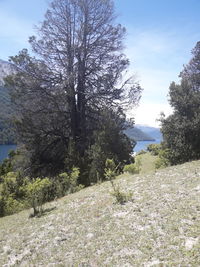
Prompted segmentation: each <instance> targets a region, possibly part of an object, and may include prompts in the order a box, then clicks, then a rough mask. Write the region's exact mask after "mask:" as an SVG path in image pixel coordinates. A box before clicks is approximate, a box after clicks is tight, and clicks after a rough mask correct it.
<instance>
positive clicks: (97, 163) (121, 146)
mask: <svg viewBox="0 0 200 267" xmlns="http://www.w3.org/2000/svg"><path fill="white" fill-rule="evenodd" d="M124 122H125V117H124V115H123V113H121V112H120V111H118V113H116V112H114V111H110V110H108V109H105V110H104V111H103V112H102V115H101V120H99V130H97V131H96V132H95V134H94V138H95V139H94V145H92V146H91V148H90V150H89V157H90V160H91V165H90V173H89V179H90V182H97V181H98V180H99V179H101V180H103V179H105V177H104V169H105V167H106V166H105V163H106V160H107V158H112V159H113V160H114V162H115V163H116V164H117V165H118V172H120V171H122V169H123V166H124V165H125V164H127V163H130V162H131V158H132V157H131V153H132V151H133V145H132V143H131V141H130V139H129V138H128V137H127V136H126V135H125V134H124V133H123V129H124Z"/></svg>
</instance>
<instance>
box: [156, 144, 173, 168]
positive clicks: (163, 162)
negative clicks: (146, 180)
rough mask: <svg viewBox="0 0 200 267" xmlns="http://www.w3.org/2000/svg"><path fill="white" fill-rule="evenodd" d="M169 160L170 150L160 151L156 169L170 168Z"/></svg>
mask: <svg viewBox="0 0 200 267" xmlns="http://www.w3.org/2000/svg"><path fill="white" fill-rule="evenodd" d="M168 158H169V150H168V149H162V150H160V152H159V154H158V159H157V160H156V163H155V168H156V169H161V168H166V167H168V166H170V161H169V159H168Z"/></svg>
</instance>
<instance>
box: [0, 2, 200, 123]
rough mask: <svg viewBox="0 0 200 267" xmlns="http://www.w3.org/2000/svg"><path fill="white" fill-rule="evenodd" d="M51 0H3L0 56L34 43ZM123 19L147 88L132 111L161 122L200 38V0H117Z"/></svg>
mask: <svg viewBox="0 0 200 267" xmlns="http://www.w3.org/2000/svg"><path fill="white" fill-rule="evenodd" d="M48 2H49V0H34V1H27V0H0V25H1V27H0V58H1V59H4V60H8V58H9V56H11V55H15V54H17V52H18V51H19V50H21V49H22V48H24V47H29V46H28V42H27V40H28V37H29V36H30V35H32V34H34V33H35V31H34V25H37V24H38V23H39V22H40V21H42V20H43V16H44V13H45V11H46V9H47V6H48ZM114 2H115V7H116V12H117V13H118V15H119V16H118V18H117V21H118V22H119V23H121V24H122V25H124V26H125V27H126V28H127V36H126V40H125V46H126V48H125V53H126V54H127V56H128V57H129V59H130V61H131V66H130V73H133V74H134V75H135V77H136V79H137V80H139V82H140V84H141V85H142V87H143V88H144V91H143V94H142V99H141V101H140V105H139V107H138V108H137V109H134V110H133V109H132V107H130V109H131V112H130V114H133V115H134V116H135V118H136V123H139V124H148V125H158V124H157V123H156V121H155V120H156V118H158V117H159V113H160V112H161V111H164V112H165V113H166V114H167V115H168V114H170V112H171V109H170V106H169V104H168V101H167V94H168V88H169V85H170V82H171V81H178V75H179V73H180V71H181V70H182V68H183V64H187V62H188V61H189V59H190V58H191V50H192V48H193V47H194V46H195V44H196V42H197V41H200V16H199V11H200V1H199V0H115V1H114Z"/></svg>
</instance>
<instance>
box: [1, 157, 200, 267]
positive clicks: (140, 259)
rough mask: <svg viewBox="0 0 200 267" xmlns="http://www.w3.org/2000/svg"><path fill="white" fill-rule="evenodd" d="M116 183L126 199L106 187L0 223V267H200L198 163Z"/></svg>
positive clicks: (133, 176)
mask: <svg viewBox="0 0 200 267" xmlns="http://www.w3.org/2000/svg"><path fill="white" fill-rule="evenodd" d="M117 182H118V183H119V184H120V188H121V189H122V190H124V191H126V192H127V191H129V190H131V191H132V192H133V199H132V201H131V202H127V203H126V204H125V205H119V204H114V202H115V200H114V198H113V197H112V195H111V194H110V192H111V191H112V188H111V185H110V182H105V183H102V184H100V185H95V186H92V187H89V188H85V189H83V190H81V191H80V192H77V193H75V194H72V195H69V196H66V197H64V198H62V199H59V200H57V201H55V202H51V203H48V204H47V205H46V206H45V208H46V211H47V212H46V213H45V214H44V216H42V217H40V218H29V214H30V210H26V211H23V212H20V213H19V214H15V215H12V216H7V217H4V218H1V219H0V266H92V267H93V266H94V267H95V266H145V267H146V266H192V267H193V266H200V201H199V200H200V161H196V162H191V163H186V164H183V165H180V166H175V167H170V168H166V169H163V170H160V171H157V172H156V173H153V172H152V173H148V174H145V175H132V176H131V175H127V174H126V175H121V176H120V177H118V178H117ZM55 207H56V208H55Z"/></svg>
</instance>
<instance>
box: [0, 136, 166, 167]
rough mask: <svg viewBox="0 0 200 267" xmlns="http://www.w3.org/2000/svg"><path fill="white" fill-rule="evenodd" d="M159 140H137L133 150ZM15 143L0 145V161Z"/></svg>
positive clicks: (12, 148) (136, 150)
mask: <svg viewBox="0 0 200 267" xmlns="http://www.w3.org/2000/svg"><path fill="white" fill-rule="evenodd" d="M160 142H161V140H156V141H138V142H137V144H136V146H135V147H134V149H133V151H134V152H139V151H140V150H146V149H147V146H148V145H149V144H160ZM16 147H17V146H16V145H0V163H1V162H2V161H3V160H4V159H5V158H7V157H8V153H9V152H10V151H11V150H15V149H16Z"/></svg>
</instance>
